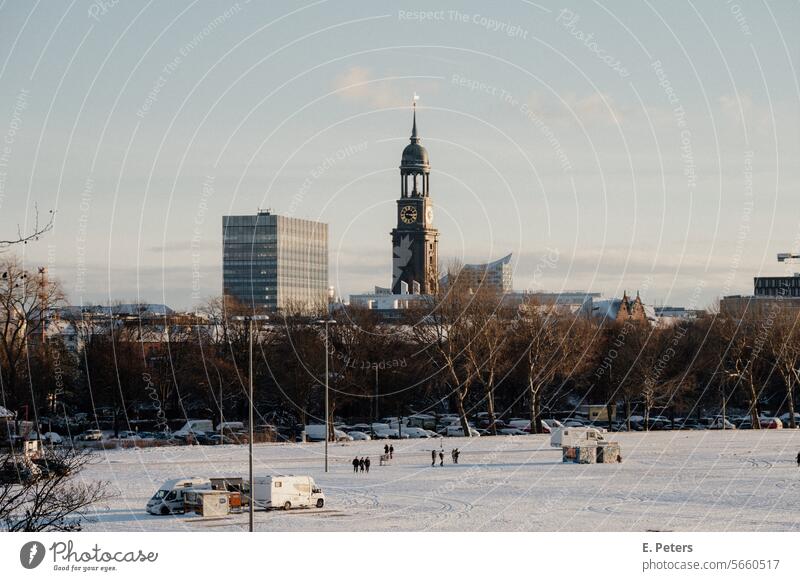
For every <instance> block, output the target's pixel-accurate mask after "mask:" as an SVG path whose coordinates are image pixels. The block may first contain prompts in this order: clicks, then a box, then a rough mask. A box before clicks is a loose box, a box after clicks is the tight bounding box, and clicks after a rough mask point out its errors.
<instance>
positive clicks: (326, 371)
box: [325, 321, 331, 472]
mask: <svg viewBox="0 0 800 581" xmlns="http://www.w3.org/2000/svg"><path fill="white" fill-rule="evenodd" d="M328 323H329V322H328V321H325V472H327V471H328V439H329V438H330V436H331V432H330V429H331V428H330V425H329V422H330V416H329V415H328Z"/></svg>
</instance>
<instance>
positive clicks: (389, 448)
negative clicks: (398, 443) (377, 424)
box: [383, 444, 394, 460]
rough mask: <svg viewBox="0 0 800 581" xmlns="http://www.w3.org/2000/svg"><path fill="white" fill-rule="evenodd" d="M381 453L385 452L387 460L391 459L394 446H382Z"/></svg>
mask: <svg viewBox="0 0 800 581" xmlns="http://www.w3.org/2000/svg"><path fill="white" fill-rule="evenodd" d="M383 453H384V454H386V455H387V456H389V460H391V459H392V457H393V456H394V446H391V445H389V444H386V445H385V446H384V447H383Z"/></svg>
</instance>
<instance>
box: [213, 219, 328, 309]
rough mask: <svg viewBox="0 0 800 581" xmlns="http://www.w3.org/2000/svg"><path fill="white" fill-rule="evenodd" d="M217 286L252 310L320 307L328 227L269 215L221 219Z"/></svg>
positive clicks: (324, 301)
mask: <svg viewBox="0 0 800 581" xmlns="http://www.w3.org/2000/svg"><path fill="white" fill-rule="evenodd" d="M222 247H223V250H222V287H223V294H224V295H225V296H226V297H232V298H235V299H236V300H237V301H238V302H240V303H241V304H243V305H244V306H246V307H248V308H252V309H253V310H257V311H277V310H293V311H294V310H301V311H312V310H317V309H321V308H324V307H325V306H326V305H327V301H328V225H327V224H325V223H323V222H316V221H313V220H302V219H299V218H291V217H288V216H279V215H276V214H271V213H270V212H258V213H257V214H254V215H245V216H223V217H222Z"/></svg>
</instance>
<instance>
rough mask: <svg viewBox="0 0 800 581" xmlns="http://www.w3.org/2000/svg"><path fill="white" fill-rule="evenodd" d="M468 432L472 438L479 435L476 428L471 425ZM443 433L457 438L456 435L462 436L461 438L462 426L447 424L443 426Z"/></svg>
mask: <svg viewBox="0 0 800 581" xmlns="http://www.w3.org/2000/svg"><path fill="white" fill-rule="evenodd" d="M469 434H470V436H472V437H473V438H477V437H478V436H480V433H479V432H478V430H476V429H475V428H473V427H470V428H469ZM444 435H445V436H447V437H449V438H458V437H462V438H463V437H464V428H462V427H461V426H447V427H446V428H445V433H444Z"/></svg>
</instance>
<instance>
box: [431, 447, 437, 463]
mask: <svg viewBox="0 0 800 581" xmlns="http://www.w3.org/2000/svg"><path fill="white" fill-rule="evenodd" d="M431 466H436V450H431Z"/></svg>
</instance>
